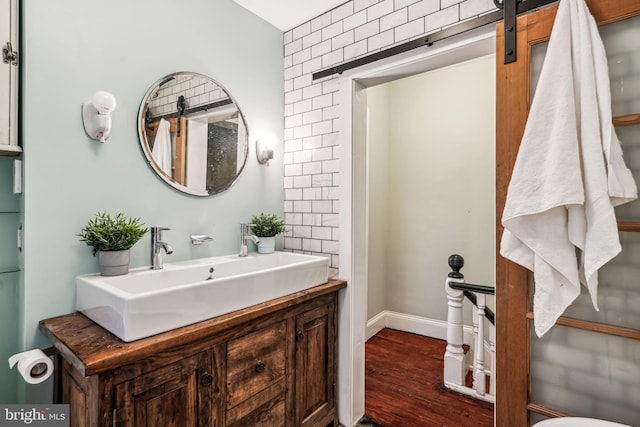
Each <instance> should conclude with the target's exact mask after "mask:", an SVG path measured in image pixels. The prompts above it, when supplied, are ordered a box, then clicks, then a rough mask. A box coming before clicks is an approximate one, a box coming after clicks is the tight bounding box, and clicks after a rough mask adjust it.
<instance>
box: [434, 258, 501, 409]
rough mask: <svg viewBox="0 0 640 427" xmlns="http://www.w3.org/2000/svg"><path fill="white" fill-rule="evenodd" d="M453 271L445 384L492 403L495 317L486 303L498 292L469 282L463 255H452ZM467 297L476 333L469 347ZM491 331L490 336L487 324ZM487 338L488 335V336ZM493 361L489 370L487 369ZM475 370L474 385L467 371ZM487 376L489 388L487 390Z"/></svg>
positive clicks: (447, 285) (448, 282)
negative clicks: (468, 382) (465, 312)
mask: <svg viewBox="0 0 640 427" xmlns="http://www.w3.org/2000/svg"><path fill="white" fill-rule="evenodd" d="M449 266H450V267H451V269H452V271H451V272H450V273H449V275H448V276H447V280H446V281H445V290H446V294H447V348H446V351H445V354H444V384H445V386H446V387H447V388H450V389H452V390H455V391H458V392H460V393H464V394H467V395H470V396H473V397H476V398H478V399H481V400H485V401H488V402H494V401H495V363H496V362H495V326H494V323H495V316H494V314H493V312H492V311H491V310H490V309H489V308H487V306H486V295H494V294H495V291H494V288H493V287H490V286H483V285H474V284H470V283H466V282H465V280H464V275H463V274H462V273H460V269H461V268H462V267H463V266H464V259H463V258H462V257H461V256H460V255H451V256H450V257H449ZM465 297H466V298H467V299H469V300H470V301H471V302H472V303H473V305H474V307H473V319H472V324H473V327H472V332H473V333H472V335H473V338H472V339H471V340H470V342H468V343H466V344H468V345H469V350H468V351H467V352H466V353H465V351H464V347H463V345H464V344H465V342H464V336H465V334H464V332H465V328H467V329H468V328H469V327H468V326H466V327H465V326H464V323H463V315H462V312H463V306H464V300H465ZM486 324H488V329H489V333H488V336H486V335H487V334H486V332H485V325H486ZM485 337H486V338H485ZM487 360H488V361H489V363H488V365H489V369H488V370H487V369H486V365H487V363H485V362H486V361H487ZM469 371H471V372H472V378H473V381H472V386H471V387H468V386H467V385H466V377H467V373H468V372H469ZM487 378H489V390H488V391H487Z"/></svg>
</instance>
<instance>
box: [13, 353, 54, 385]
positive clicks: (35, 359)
mask: <svg viewBox="0 0 640 427" xmlns="http://www.w3.org/2000/svg"><path fill="white" fill-rule="evenodd" d="M16 363H17V364H18V372H20V375H22V378H24V380H25V381H26V382H27V383H29V384H40V383H41V382H43V381H45V380H46V379H47V378H49V377H50V376H51V374H52V373H53V362H52V361H51V359H49V356H47V355H46V354H44V353H43V352H42V350H40V349H35V350H29V351H23V352H22V353H18V354H14V355H13V356H11V357H10V358H9V367H10V368H13V367H14V366H15V365H16Z"/></svg>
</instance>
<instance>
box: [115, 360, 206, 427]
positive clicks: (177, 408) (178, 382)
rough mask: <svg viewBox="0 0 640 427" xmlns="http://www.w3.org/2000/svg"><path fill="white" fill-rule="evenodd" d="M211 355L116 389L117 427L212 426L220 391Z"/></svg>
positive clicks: (167, 367)
mask: <svg viewBox="0 0 640 427" xmlns="http://www.w3.org/2000/svg"><path fill="white" fill-rule="evenodd" d="M211 367H212V366H211V356H210V352H208V351H207V352H203V353H200V354H197V355H195V356H192V357H188V358H185V359H182V360H180V361H178V362H176V363H173V364H171V365H168V366H165V367H163V368H160V369H157V370H155V371H152V372H149V373H146V374H143V375H141V376H139V377H136V378H134V379H131V380H129V381H127V382H124V383H122V384H118V385H116V386H115V414H114V416H115V425H116V426H122V427H125V426H126V427H129V426H131V427H134V426H135V427H139V426H162V427H174V426H175V427H178V426H180V427H196V426H210V425H211V424H212V423H211V418H212V405H211V403H212V400H213V399H212V396H213V394H214V391H213V389H214V388H215V387H216V384H215V381H214V380H215V378H214V376H213V374H212V371H211Z"/></svg>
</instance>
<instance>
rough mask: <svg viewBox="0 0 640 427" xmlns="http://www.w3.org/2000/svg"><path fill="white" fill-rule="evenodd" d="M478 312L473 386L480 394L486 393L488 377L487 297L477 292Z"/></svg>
mask: <svg viewBox="0 0 640 427" xmlns="http://www.w3.org/2000/svg"><path fill="white" fill-rule="evenodd" d="M476 298H477V301H476V302H477V305H478V314H477V319H476V321H477V324H478V334H477V335H476V341H475V369H474V375H473V388H474V389H475V390H476V393H477V394H479V395H481V396H482V395H484V394H485V390H486V378H485V374H484V318H485V313H484V308H485V305H486V297H485V295H484V294H482V293H477V294H476Z"/></svg>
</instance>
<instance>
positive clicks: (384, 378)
mask: <svg viewBox="0 0 640 427" xmlns="http://www.w3.org/2000/svg"><path fill="white" fill-rule="evenodd" d="M445 347H446V342H445V341H441V340H435V339H431V338H426V337H423V336H420V335H415V334H411V333H407V332H400V331H395V330H392V329H383V330H382V331H380V332H379V333H378V334H377V335H376V336H374V337H373V338H371V339H370V340H369V341H368V342H367V344H366V346H365V375H366V377H365V417H366V418H365V420H364V421H365V422H366V423H365V424H362V425H367V426H382V427H445V426H446V427H471V426H473V427H485V426H486V427H490V426H493V405H492V404H490V403H487V402H483V401H479V400H476V399H472V398H470V397H468V396H465V395H463V394H460V393H456V392H453V391H450V390H448V389H446V388H445V387H444V384H443V379H442V376H443V370H444V362H443V355H444V351H445Z"/></svg>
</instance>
